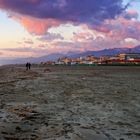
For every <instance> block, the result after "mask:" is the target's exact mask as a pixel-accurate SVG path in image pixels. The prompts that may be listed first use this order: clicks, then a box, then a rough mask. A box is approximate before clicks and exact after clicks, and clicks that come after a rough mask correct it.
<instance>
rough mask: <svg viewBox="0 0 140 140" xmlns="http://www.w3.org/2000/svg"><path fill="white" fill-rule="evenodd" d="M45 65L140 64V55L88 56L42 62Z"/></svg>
mask: <svg viewBox="0 0 140 140" xmlns="http://www.w3.org/2000/svg"><path fill="white" fill-rule="evenodd" d="M41 64H43V65H77V64H81V65H82V64H84V65H100V64H140V53H121V54H118V55H114V56H101V57H95V56H94V55H88V56H84V57H78V58H69V57H62V58H59V59H58V60H57V61H47V62H41Z"/></svg>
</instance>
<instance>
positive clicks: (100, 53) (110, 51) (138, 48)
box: [0, 45, 140, 65]
mask: <svg viewBox="0 0 140 140" xmlns="http://www.w3.org/2000/svg"><path fill="white" fill-rule="evenodd" d="M119 53H140V45H139V46H136V47H134V48H131V49H130V48H114V49H104V50H99V51H86V52H83V53H79V52H73V51H70V52H68V53H66V54H63V53H52V54H49V55H45V56H42V57H30V58H18V59H4V58H1V59H0V64H1V65H4V64H23V63H26V62H31V63H40V62H46V61H56V60H58V58H61V57H66V56H67V57H69V58H78V57H84V56H88V55H94V56H96V57H100V56H105V55H109V56H111V55H117V54H119Z"/></svg>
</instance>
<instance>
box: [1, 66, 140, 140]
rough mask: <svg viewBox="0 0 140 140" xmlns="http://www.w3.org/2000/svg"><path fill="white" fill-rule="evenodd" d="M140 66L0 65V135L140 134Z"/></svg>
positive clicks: (34, 138)
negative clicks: (27, 69)
mask: <svg viewBox="0 0 140 140" xmlns="http://www.w3.org/2000/svg"><path fill="white" fill-rule="evenodd" d="M139 139H140V67H136V66H132V67H131V66H44V67H41V66H34V67H31V70H29V71H26V68H25V66H19V65H11V66H1V67H0V140H139Z"/></svg>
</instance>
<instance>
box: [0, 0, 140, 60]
mask: <svg viewBox="0 0 140 140" xmlns="http://www.w3.org/2000/svg"><path fill="white" fill-rule="evenodd" d="M138 44H140V0H0V57H4V58H9V57H12V58H13V57H35V56H36V57H37V56H42V55H46V54H50V53H61V52H63V53H67V52H69V51H76V52H80V51H81V52H82V51H87V50H101V49H105V48H123V47H129V48H132V47H134V46H136V45H138Z"/></svg>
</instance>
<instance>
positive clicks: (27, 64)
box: [26, 62, 29, 70]
mask: <svg viewBox="0 0 140 140" xmlns="http://www.w3.org/2000/svg"><path fill="white" fill-rule="evenodd" d="M28 67H29V63H28V62H27V63H26V70H28Z"/></svg>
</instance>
